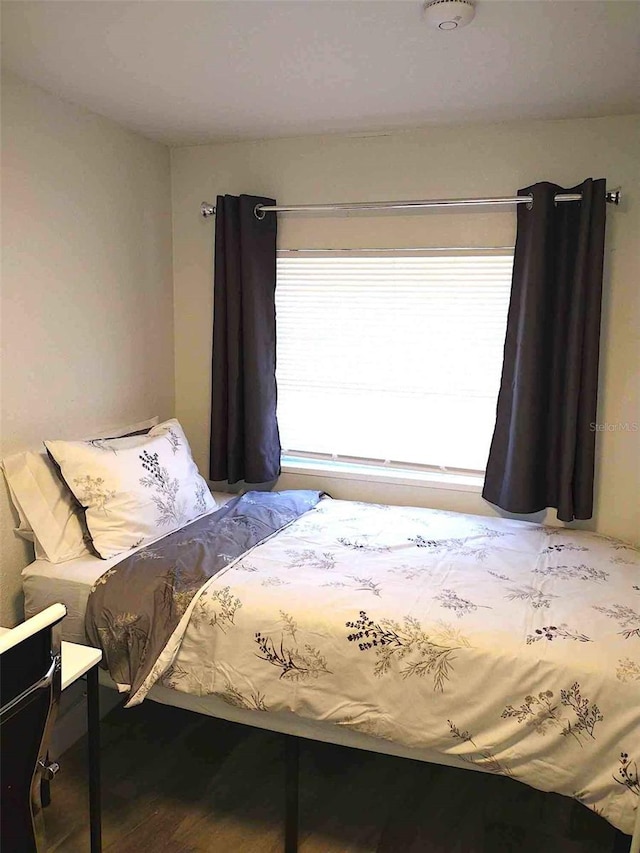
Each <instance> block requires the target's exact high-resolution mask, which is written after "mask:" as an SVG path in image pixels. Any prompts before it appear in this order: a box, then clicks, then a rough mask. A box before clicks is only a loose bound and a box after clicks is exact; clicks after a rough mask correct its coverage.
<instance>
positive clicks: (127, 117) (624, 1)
mask: <svg viewBox="0 0 640 853" xmlns="http://www.w3.org/2000/svg"><path fill="white" fill-rule="evenodd" d="M1 10H2V55H3V66H4V67H5V68H7V69H9V70H10V71H12V72H14V73H15V74H17V75H19V76H20V77H23V78H25V79H27V80H29V81H32V82H34V83H36V84H38V85H40V86H42V87H44V88H46V89H48V90H50V91H51V92H54V93H55V94H56V95H59V96H60V97H62V98H65V99H67V100H69V101H72V102H74V103H77V104H80V105H82V106H85V107H88V108H89V109H91V110H93V111H95V112H97V113H101V114H102V115H105V116H109V117H110V118H112V119H115V121H117V122H120V123H121V124H123V125H125V126H127V127H129V128H131V129H132V130H135V131H137V132H139V133H141V134H143V135H145V136H148V137H150V138H153V139H157V140H160V141H162V142H165V143H168V144H174V145H184V144H193V143H202V142H209V141H219V140H229V139H242V138H254V139H255V138H265V137H281V136H296V135H302V134H310V133H331V132H351V133H357V134H359V133H366V132H369V131H382V130H391V129H396V128H406V127H419V126H423V125H429V124H433V123H452V122H469V121H496V120H503V119H524V118H568V117H579V116H597V115H614V114H622V113H631V112H640V52H639V47H640V2H636V0H577V1H575V2H574V0H477V4H476V18H475V20H474V21H473V22H472V23H471V24H470V25H469V26H468V27H467V28H465V29H463V30H459V31H454V32H440V31H438V30H432V29H430V28H429V27H428V26H427V24H426V23H425V22H424V20H423V18H422V4H421V2H420V0H417V1H416V0H135V2H129V1H128V0H127V2H121V0H92V2H87V0H79V2H78V1H77V0H76V1H74V2H69V0H39V2H33V0H3V2H2V4H1Z"/></svg>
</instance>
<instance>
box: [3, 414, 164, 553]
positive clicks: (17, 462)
mask: <svg viewBox="0 0 640 853" xmlns="http://www.w3.org/2000/svg"><path fill="white" fill-rule="evenodd" d="M157 423H158V418H157V417H154V418H150V419H149V420H146V421H140V422H139V423H135V424H130V425H129V426H125V427H120V428H118V429H111V430H104V431H102V433H98V435H96V436H94V437H95V438H106V437H109V438H118V437H120V436H123V435H127V434H129V433H133V432H140V431H143V430H145V431H148V430H149V429H151V427H154V426H155V425H156V424H157ZM2 468H3V469H4V473H5V477H6V480H7V484H8V486H9V493H10V495H11V500H12V501H13V504H14V506H15V508H16V511H17V513H18V517H19V519H20V524H19V527H18V528H17V529H16V533H17V534H18V535H19V536H21V537H22V538H23V539H26V540H28V541H30V542H33V543H34V546H35V551H36V558H37V559H47V560H49V561H50V562H52V563H63V562H65V561H66V560H73V559H75V558H76V557H82V556H83V555H86V554H88V553H89V551H88V550H87V546H86V545H85V542H84V531H83V528H82V525H81V523H80V519H79V518H78V512H77V507H76V505H75V503H74V500H73V495H72V494H71V493H70V492H69V489H68V488H67V487H66V485H65V484H64V483H63V482H62V480H61V479H60V477H59V475H58V473H57V471H56V469H55V466H54V465H53V464H52V462H51V460H50V459H49V457H48V456H47V454H46V452H45V451H25V452H21V453H15V454H13V456H7V457H6V458H5V459H3V460H2Z"/></svg>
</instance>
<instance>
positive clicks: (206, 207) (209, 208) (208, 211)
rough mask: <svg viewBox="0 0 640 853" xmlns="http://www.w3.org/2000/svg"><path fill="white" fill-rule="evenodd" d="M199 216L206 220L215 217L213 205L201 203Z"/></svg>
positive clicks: (206, 202) (205, 202)
mask: <svg viewBox="0 0 640 853" xmlns="http://www.w3.org/2000/svg"><path fill="white" fill-rule="evenodd" d="M200 215H201V216H202V217H203V218H204V219H208V218H209V217H210V216H215V215H216V209H215V206H214V205H213V204H209V202H208V201H203V202H202V204H201V205H200Z"/></svg>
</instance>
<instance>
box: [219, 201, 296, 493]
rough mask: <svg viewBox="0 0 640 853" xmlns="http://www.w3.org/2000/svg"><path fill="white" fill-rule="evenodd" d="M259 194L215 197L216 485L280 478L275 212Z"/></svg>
mask: <svg viewBox="0 0 640 853" xmlns="http://www.w3.org/2000/svg"><path fill="white" fill-rule="evenodd" d="M257 204H265V205H273V204H275V201H274V200H273V199H269V198H258V197H256V196H249V195H241V196H239V197H237V196H230V195H226V196H218V198H217V200H216V237H215V264H214V300H213V305H214V315H213V316H214V321H213V364H212V396H211V456H210V466H209V476H210V478H211V479H212V480H228V482H230V483H237V482H238V480H245V481H246V482H247V483H267V482H270V481H272V480H275V479H276V478H277V477H278V475H279V474H280V437H279V434H278V423H277V421H276V374H275V369H276V312H275V289H276V215H275V213H267V214H266V215H265V216H264V218H263V219H257V218H256V216H255V214H254V209H255V206H256V205H257Z"/></svg>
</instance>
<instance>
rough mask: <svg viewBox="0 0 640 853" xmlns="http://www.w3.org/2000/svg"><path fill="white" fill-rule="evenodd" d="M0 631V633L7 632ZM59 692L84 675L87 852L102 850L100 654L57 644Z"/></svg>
mask: <svg viewBox="0 0 640 853" xmlns="http://www.w3.org/2000/svg"><path fill="white" fill-rule="evenodd" d="M8 630H9V629H8V628H0V634H3V633H4V632H5V631H8ZM61 647H62V648H61V651H62V674H61V675H62V690H66V689H67V687H69V686H70V685H71V684H73V683H74V682H75V681H77V680H78V679H79V678H82V676H83V675H86V679H87V737H88V746H89V824H90V831H91V853H100V851H101V850H102V829H101V826H102V820H101V804H100V709H99V703H98V664H99V663H100V661H101V660H102V652H101V651H100V650H99V649H94V648H92V647H91V646H81V645H79V644H78V643H67V642H65V641H64V640H63V641H62V643H61Z"/></svg>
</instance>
